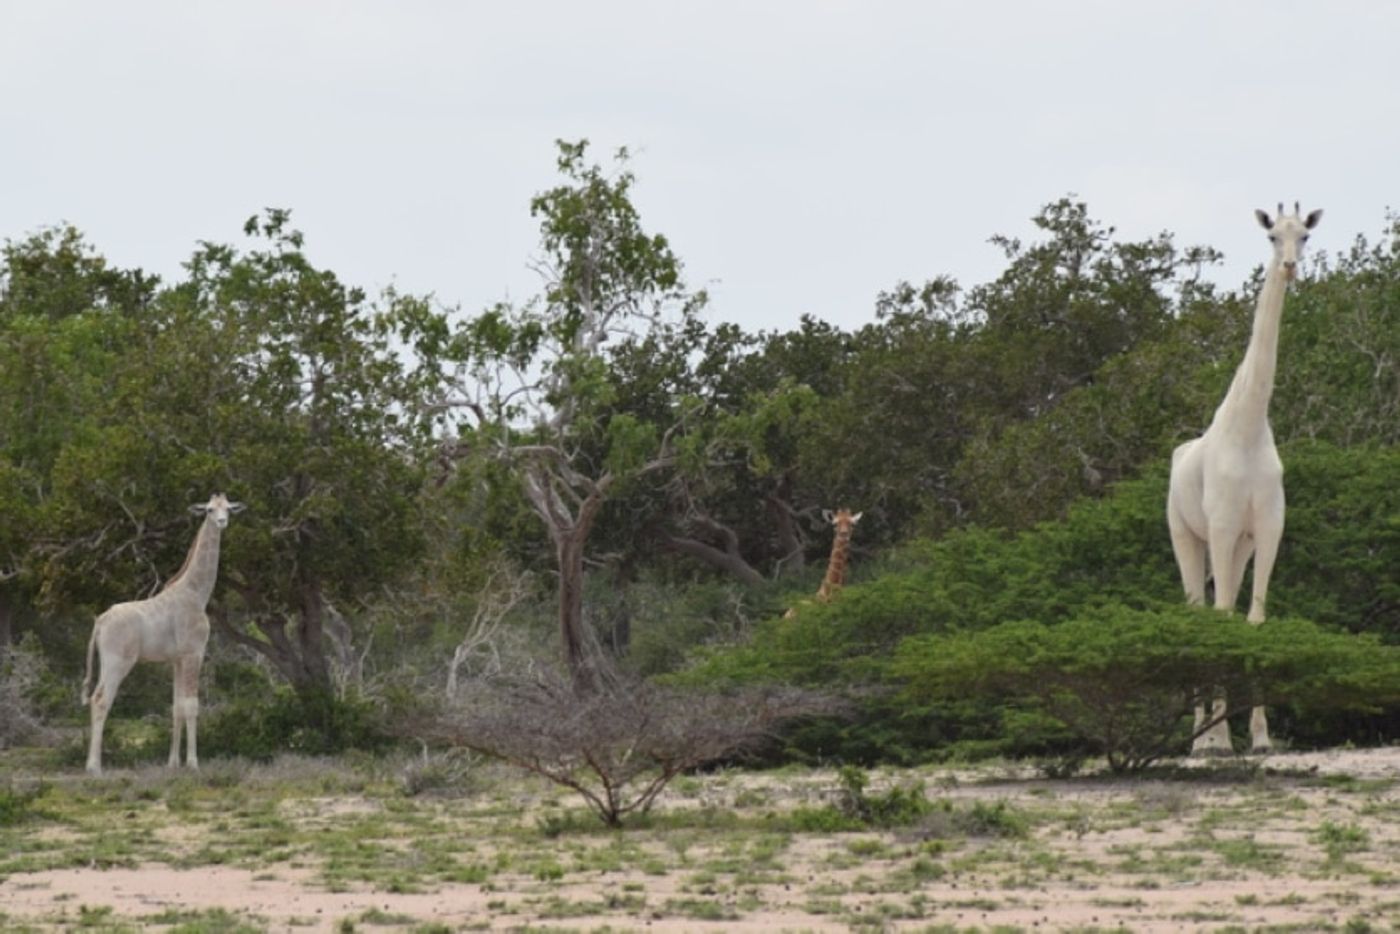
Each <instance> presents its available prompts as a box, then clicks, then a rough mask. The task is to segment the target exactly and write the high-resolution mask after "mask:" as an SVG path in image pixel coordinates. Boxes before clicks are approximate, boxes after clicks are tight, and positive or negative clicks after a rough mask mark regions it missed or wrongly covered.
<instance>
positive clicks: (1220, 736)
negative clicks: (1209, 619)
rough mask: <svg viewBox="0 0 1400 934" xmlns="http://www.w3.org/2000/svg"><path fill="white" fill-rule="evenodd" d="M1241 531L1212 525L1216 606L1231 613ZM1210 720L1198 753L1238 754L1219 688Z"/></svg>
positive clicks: (1200, 716) (1199, 715)
mask: <svg viewBox="0 0 1400 934" xmlns="http://www.w3.org/2000/svg"><path fill="white" fill-rule="evenodd" d="M1240 538H1241V535H1240V530H1239V529H1238V528H1234V527H1229V526H1220V525H1212V526H1211V528H1210V542H1209V544H1208V546H1207V547H1208V549H1209V553H1210V567H1211V577H1212V578H1213V579H1214V580H1215V607H1216V609H1218V610H1224V611H1226V612H1229V611H1230V610H1231V609H1232V608H1233V607H1234V605H1235V597H1236V595H1237V594H1238V593H1239V576H1238V574H1237V573H1236V568H1235V558H1236V556H1237V555H1238V554H1239V553H1240ZM1210 707H1211V709H1210V715H1209V720H1210V722H1211V724H1212V725H1211V726H1210V727H1209V728H1208V729H1207V730H1206V731H1205V732H1204V733H1201V734H1200V735H1198V736H1197V737H1196V740H1195V742H1194V743H1193V744H1192V745H1191V752H1192V754H1194V755H1198V756H1199V755H1205V756H1222V755H1224V756H1228V755H1231V754H1233V753H1234V746H1233V744H1232V743H1231V742H1230V723H1229V721H1228V720H1227V719H1226V718H1225V712H1226V711H1227V710H1228V709H1229V707H1228V704H1227V701H1226V697H1225V695H1224V693H1223V692H1221V691H1220V690H1219V689H1218V688H1217V689H1216V690H1215V691H1214V692H1213V697H1212V699H1211V705H1210ZM1205 722H1207V719H1206V715H1205V713H1204V712H1203V711H1202V710H1200V709H1198V710H1197V712H1196V729H1197V730H1199V729H1200V728H1201V726H1202V724H1203V723H1205Z"/></svg>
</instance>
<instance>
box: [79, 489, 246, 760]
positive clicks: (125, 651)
mask: <svg viewBox="0 0 1400 934" xmlns="http://www.w3.org/2000/svg"><path fill="white" fill-rule="evenodd" d="M242 509H243V504H242V503H231V502H229V500H228V498H227V497H225V496H224V494H222V493H215V494H214V495H213V496H211V497H209V502H207V503H200V504H196V505H194V506H191V507H190V511H191V512H193V513H196V514H202V515H203V516H204V522H203V523H201V524H200V527H199V532H198V533H197V534H196V535H195V539H194V544H192V545H191V546H190V551H189V554H188V555H186V556H185V563H184V565H183V566H182V567H181V568H180V570H179V571H178V572H176V574H175V576H174V577H172V578H171V579H170V580H169V581H168V582H167V583H166V585H165V586H164V587H162V588H161V589H160V592H159V593H157V594H156V595H155V596H153V597H151V598H149V599H147V600H135V601H132V602H130V603H118V604H116V605H115V606H113V607H112V608H111V609H109V610H107V612H105V613H103V614H102V615H101V616H99V617H97V621H96V622H95V623H94V624H93V627H92V638H91V639H89V640H88V653H87V673H86V675H85V677H84V679H83V703H84V704H90V705H91V707H92V738H91V745H90V746H89V747H88V758H87V770H88V771H89V772H91V773H93V774H94V775H96V774H98V773H100V772H101V771H102V729H103V727H104V726H105V725H106V723H107V713H108V711H110V710H111V709H112V701H114V700H116V697H117V689H118V688H119V687H121V683H122V681H123V680H124V679H125V678H126V676H127V675H128V674H129V673H130V672H131V669H132V667H133V666H134V665H135V664H136V663H137V662H170V663H171V664H172V666H173V667H174V683H175V690H174V695H175V699H174V704H173V705H172V708H171V716H172V720H173V722H172V724H171V728H170V765H171V766H175V765H179V764H180V732H181V727H184V729H185V732H186V733H187V734H188V737H189V744H188V747H187V750H186V757H185V762H186V764H187V765H188V766H189V767H190V768H198V767H199V754H198V751H197V750H198V747H197V744H196V741H195V724H196V721H197V720H198V717H199V669H200V667H201V666H202V665H203V664H204V647H205V645H206V644H208V642H209V618H208V617H207V616H206V615H205V613H204V608H205V607H206V606H208V604H209V597H210V595H211V594H213V592H214V581H215V579H216V578H217V577H218V573H219V539H220V537H221V535H222V533H223V530H224V527H225V526H227V525H228V517H229V515H230V514H232V513H235V512H239V511H240V510H242ZM94 649H96V650H97V652H98V654H99V656H100V661H101V666H100V667H101V679H100V680H99V681H98V684H97V690H96V691H92V690H91V689H92V653H93V650H94ZM89 692H91V693H89Z"/></svg>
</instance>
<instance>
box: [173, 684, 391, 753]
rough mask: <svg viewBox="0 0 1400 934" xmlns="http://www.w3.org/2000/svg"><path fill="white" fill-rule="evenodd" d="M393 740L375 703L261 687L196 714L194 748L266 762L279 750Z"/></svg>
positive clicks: (375, 745) (325, 749)
mask: <svg viewBox="0 0 1400 934" xmlns="http://www.w3.org/2000/svg"><path fill="white" fill-rule="evenodd" d="M392 741H393V739H392V737H390V736H389V735H388V733H387V732H386V730H385V727H384V726H383V723H382V722H381V718H380V716H379V712H378V710H377V709H376V707H375V706H374V705H373V704H372V703H371V702H370V701H369V700H367V699H365V698H363V697H360V696H357V695H351V696H348V697H345V698H338V697H336V696H334V695H333V694H328V693H319V692H318V693H309V694H298V693H297V692H295V691H293V690H291V689H290V688H287V687H282V686H278V687H274V688H269V687H267V686H266V685H264V687H263V688H262V690H260V691H258V692H255V693H247V694H244V695H241V696H238V697H235V698H234V699H233V700H231V701H229V702H227V703H224V704H222V705H220V706H219V707H217V708H215V709H213V710H211V711H210V713H209V715H208V716H205V717H201V718H200V723H199V749H200V753H201V754H202V755H205V756H211V755H214V756H243V757H245V758H248V759H253V760H256V761H259V762H266V761H269V760H271V759H272V758H274V757H275V756H277V755H278V754H279V753H284V752H295V753H301V754H303V755H328V754H332V753H338V752H344V751H346V750H348V749H365V750H374V749H382V748H384V747H386V746H388V745H389V744H391V743H392Z"/></svg>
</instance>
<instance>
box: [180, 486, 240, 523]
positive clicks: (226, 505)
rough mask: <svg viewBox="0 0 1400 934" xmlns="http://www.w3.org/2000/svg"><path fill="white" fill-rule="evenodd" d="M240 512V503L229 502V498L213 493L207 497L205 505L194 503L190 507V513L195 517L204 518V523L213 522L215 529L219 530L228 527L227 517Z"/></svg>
mask: <svg viewBox="0 0 1400 934" xmlns="http://www.w3.org/2000/svg"><path fill="white" fill-rule="evenodd" d="M242 511H243V504H242V503H232V502H229V498H228V497H227V496H225V495H224V494H222V493H215V494H214V495H213V496H211V497H209V502H207V503H195V504H194V505H193V506H191V507H190V512H192V513H194V514H195V515H197V516H204V521H206V522H213V523H214V526H215V528H220V529H222V528H224V527H226V526H227V525H228V517H229V516H231V515H233V514H234V513H235V512H242Z"/></svg>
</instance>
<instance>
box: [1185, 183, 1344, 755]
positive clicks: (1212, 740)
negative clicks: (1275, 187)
mask: <svg viewBox="0 0 1400 934" xmlns="http://www.w3.org/2000/svg"><path fill="white" fill-rule="evenodd" d="M1278 208H1279V210H1278V216H1277V217H1276V218H1270V217H1269V215H1268V214H1267V213H1265V212H1264V211H1256V212H1255V216H1256V217H1257V218H1258V219H1259V223H1260V224H1261V225H1263V227H1264V229H1265V230H1267V231H1268V232H1269V242H1270V243H1271V244H1273V258H1272V259H1271V260H1270V262H1269V266H1268V268H1267V270H1265V273H1264V285H1263V287H1262V288H1261V289H1260V290H1259V302H1258V305H1257V307H1256V308H1255V310H1254V328H1253V332H1252V333H1251V335H1250V338H1249V347H1248V348H1247V349H1246V350H1245V354H1244V360H1243V361H1241V362H1240V366H1239V369H1238V370H1236V371H1235V378H1234V380H1232V381H1231V383H1230V388H1229V390H1228V391H1227V392H1226V393H1225V399H1224V401H1222V402H1221V403H1220V407H1219V408H1217V409H1216V410H1215V417H1214V418H1213V419H1211V423H1210V427H1209V428H1207V429H1206V431H1205V434H1203V435H1201V437H1199V438H1196V439H1195V440H1193V441H1188V442H1186V443H1185V444H1183V445H1181V446H1180V447H1178V448H1177V449H1176V451H1175V452H1173V454H1172V472H1171V488H1170V491H1169V492H1168V494H1167V524H1168V526H1169V527H1170V529H1171V536H1172V550H1173V551H1175V553H1176V562H1177V565H1178V567H1179V568H1180V569H1181V583H1182V586H1183V587H1184V588H1185V590H1186V599H1187V601H1188V602H1189V603H1192V604H1203V603H1205V592H1206V562H1207V559H1208V560H1209V562H1210V576H1211V577H1212V578H1214V580H1215V606H1216V609H1220V610H1227V611H1233V610H1234V608H1235V601H1236V597H1237V596H1238V594H1239V591H1240V585H1241V583H1242V582H1243V580H1244V568H1245V564H1246V563H1247V562H1248V561H1249V559H1250V555H1251V554H1252V555H1253V556H1254V588H1253V595H1252V596H1251V598H1250V602H1249V617H1248V619H1249V622H1251V623H1255V624H1258V623H1262V622H1263V621H1264V601H1265V597H1266V596H1267V595H1268V591H1269V575H1270V574H1271V573H1272V572H1273V568H1274V559H1275V558H1276V557H1277V556H1278V547H1279V540H1280V539H1281V538H1282V537H1283V513H1284V497H1283V463H1282V461H1280V460H1279V456H1278V450H1277V449H1276V448H1275V447H1274V435H1273V431H1272V430H1271V429H1270V427H1269V399H1270V397H1271V396H1272V395H1273V391H1274V372H1275V368H1276V366H1277V363H1278V336H1279V321H1280V319H1281V318H1282V316H1283V297H1284V293H1285V291H1287V287H1288V283H1289V282H1290V281H1292V279H1293V277H1294V276H1295V275H1296V274H1297V269H1298V257H1299V255H1300V254H1301V253H1302V249H1303V244H1304V243H1305V242H1307V239H1308V231H1310V230H1311V229H1312V228H1313V227H1316V226H1317V222H1318V220H1319V219H1321V217H1322V212H1321V211H1313V212H1312V213H1311V214H1309V215H1308V216H1307V217H1306V218H1304V217H1303V216H1302V214H1301V212H1300V211H1299V209H1298V205H1297V204H1296V203H1295V204H1294V206H1293V213H1292V214H1285V213H1284V212H1283V205H1282V204H1280V205H1279V206H1278ZM1225 709H1226V704H1225V699H1224V698H1222V697H1217V698H1216V699H1215V700H1214V703H1213V705H1212V710H1211V717H1212V719H1214V720H1216V723H1215V725H1214V726H1212V727H1211V728H1210V729H1209V730H1207V731H1206V732H1205V733H1203V734H1201V735H1200V736H1198V737H1197V738H1196V741H1195V744H1194V745H1193V747H1192V751H1193V752H1195V753H1197V754H1215V753H1229V752H1231V751H1232V747H1231V745H1230V729H1229V724H1227V723H1226V722H1225V720H1224V713H1225ZM1204 717H1205V711H1204V707H1203V706H1198V707H1197V708H1196V722H1197V726H1198V727H1199V725H1200V723H1201V722H1202V720H1203V718H1204ZM1249 726H1250V734H1251V740H1252V749H1253V750H1254V751H1256V752H1263V751H1265V750H1267V749H1269V748H1270V745H1271V743H1270V740H1269V724H1268V720H1267V718H1266V717H1265V715H1264V709H1263V708H1262V707H1255V708H1254V710H1253V713H1252V715H1251V717H1250V724H1249Z"/></svg>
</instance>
